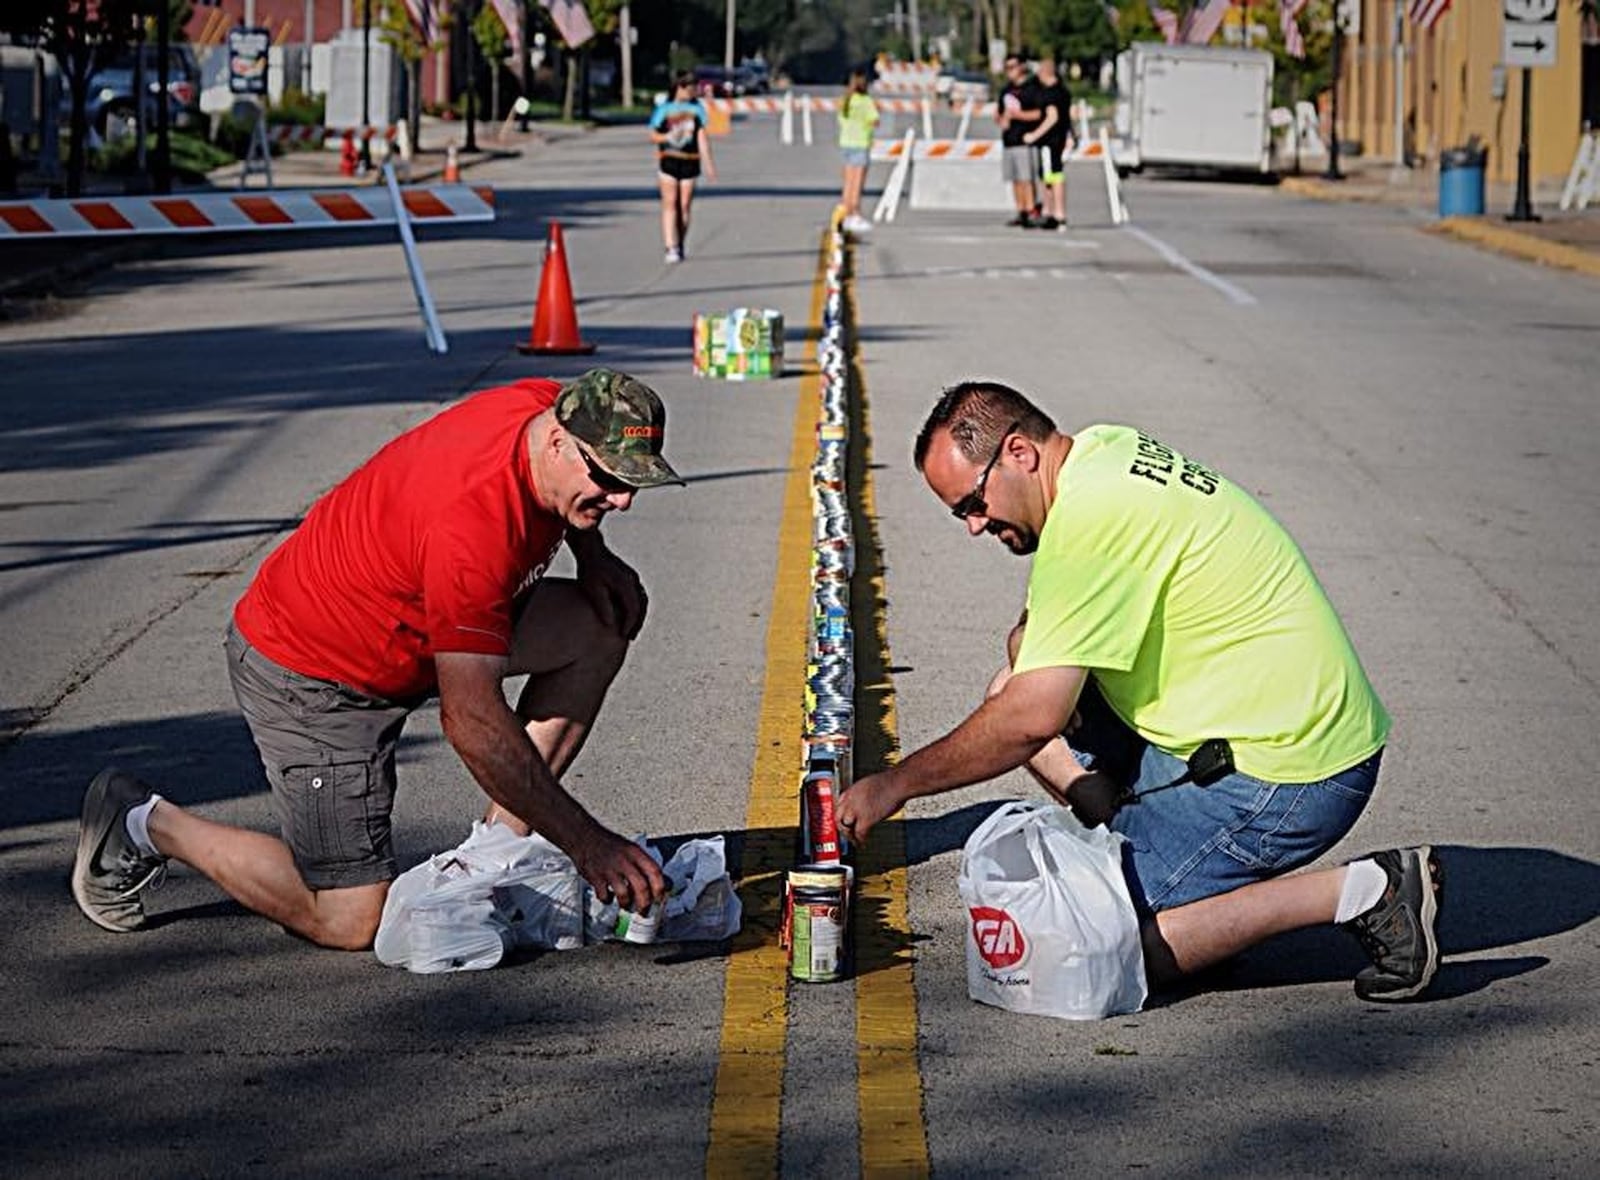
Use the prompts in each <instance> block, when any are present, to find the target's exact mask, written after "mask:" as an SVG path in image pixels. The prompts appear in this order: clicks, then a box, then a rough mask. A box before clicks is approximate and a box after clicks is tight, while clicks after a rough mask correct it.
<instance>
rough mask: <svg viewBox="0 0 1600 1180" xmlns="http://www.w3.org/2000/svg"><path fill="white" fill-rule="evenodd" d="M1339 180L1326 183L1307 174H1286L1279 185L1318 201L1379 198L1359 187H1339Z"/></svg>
mask: <svg viewBox="0 0 1600 1180" xmlns="http://www.w3.org/2000/svg"><path fill="white" fill-rule="evenodd" d="M1338 183H1339V182H1337V181H1335V182H1332V183H1324V182H1322V181H1320V180H1312V179H1310V178H1309V177H1305V176H1285V177H1284V178H1283V179H1282V180H1280V181H1279V182H1278V187H1279V188H1281V189H1283V190H1284V191H1285V192H1290V193H1295V194H1297V195H1298V196H1302V197H1312V198H1314V199H1315V200H1318V201H1376V200H1377V199H1378V198H1377V197H1376V196H1375V195H1374V194H1372V193H1368V192H1365V191H1363V190H1362V189H1359V188H1339V187H1337V185H1338Z"/></svg>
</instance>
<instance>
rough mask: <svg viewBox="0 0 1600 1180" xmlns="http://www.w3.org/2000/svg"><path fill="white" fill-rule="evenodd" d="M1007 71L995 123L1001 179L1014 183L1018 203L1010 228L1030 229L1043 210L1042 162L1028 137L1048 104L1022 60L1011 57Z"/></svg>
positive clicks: (1012, 186)
mask: <svg viewBox="0 0 1600 1180" xmlns="http://www.w3.org/2000/svg"><path fill="white" fill-rule="evenodd" d="M1005 69H1006V84H1005V88H1004V89H1003V90H1001V91H1000V101H999V102H998V103H997V104H995V119H996V121H997V122H998V123H999V124H1000V144H1001V162H1000V167H1001V175H1002V176H1004V178H1005V179H1006V180H1008V181H1010V182H1011V192H1012V195H1013V196H1014V197H1015V199H1016V202H1017V215H1016V216H1015V217H1013V218H1012V219H1011V220H1010V221H1008V222H1006V224H1007V225H1020V226H1022V227H1023V228H1024V229H1026V228H1027V227H1028V226H1031V225H1032V224H1033V223H1034V217H1035V216H1036V215H1037V212H1038V208H1039V205H1038V199H1037V197H1036V195H1035V193H1034V181H1035V180H1037V179H1038V178H1039V160H1038V157H1037V155H1036V153H1035V150H1034V149H1033V148H1032V147H1031V146H1029V144H1028V142H1027V140H1026V138H1025V137H1026V136H1027V134H1028V133H1029V132H1030V131H1031V130H1032V129H1033V128H1034V127H1036V126H1037V125H1038V123H1039V120H1040V119H1041V118H1043V117H1044V104H1043V101H1042V97H1041V94H1040V90H1039V83H1038V82H1037V81H1036V80H1035V79H1034V77H1033V72H1032V71H1031V70H1029V69H1028V66H1027V64H1026V63H1025V62H1024V61H1023V60H1022V58H1021V57H1019V56H1018V55H1016V54H1014V53H1013V54H1011V55H1010V56H1008V57H1007V58H1006V66H1005Z"/></svg>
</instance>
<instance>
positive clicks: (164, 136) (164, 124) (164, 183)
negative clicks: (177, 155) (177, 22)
mask: <svg viewBox="0 0 1600 1180" xmlns="http://www.w3.org/2000/svg"><path fill="white" fill-rule="evenodd" d="M171 44H172V6H171V5H170V4H160V5H157V7H156V54H157V57H156V82H157V90H156V93H157V95H159V97H158V99H157V101H156V158H155V166H154V168H152V169H151V172H152V176H153V178H154V180H155V190H156V192H158V193H170V192H171V191H172V136H171V127H170V124H171V122H172V119H171V112H169V111H168V109H167V106H168V98H167V85H168V83H169V82H171V80H172V79H171V77H170V74H171V72H172V65H171V63H170V62H169V61H168V60H167V58H168V55H169V54H168V49H169V46H171ZM140 53H141V54H142V53H143V50H142V49H141V50H140ZM143 98H144V96H143V95H140V96H139V101H143Z"/></svg>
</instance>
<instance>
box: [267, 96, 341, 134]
mask: <svg viewBox="0 0 1600 1180" xmlns="http://www.w3.org/2000/svg"><path fill="white" fill-rule="evenodd" d="M326 110H327V102H326V100H325V99H324V97H323V96H322V95H320V94H307V93H306V92H305V91H303V90H301V89H299V88H298V87H294V86H290V87H287V88H286V89H285V90H284V92H283V98H282V99H281V100H280V101H278V102H276V103H274V104H273V106H272V109H271V110H270V111H268V112H267V119H268V120H269V121H270V122H273V123H279V124H284V123H288V124H293V125H295V126H297V127H312V126H315V125H316V124H318V123H321V122H322V118H323V115H324V113H325V112H326Z"/></svg>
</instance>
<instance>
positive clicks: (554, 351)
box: [517, 340, 597, 356]
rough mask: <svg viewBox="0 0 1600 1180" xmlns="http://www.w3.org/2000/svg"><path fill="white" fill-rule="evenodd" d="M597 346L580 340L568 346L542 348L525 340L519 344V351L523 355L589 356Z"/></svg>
mask: <svg viewBox="0 0 1600 1180" xmlns="http://www.w3.org/2000/svg"><path fill="white" fill-rule="evenodd" d="M596 347H597V346H596V345H593V344H587V343H585V342H584V341H582V340H580V341H578V343H576V344H573V345H569V346H567V347H566V348H559V347H556V346H554V345H549V346H546V347H544V348H540V347H539V346H538V345H537V344H534V343H533V342H532V341H529V340H524V341H523V342H522V343H521V344H519V345H517V351H518V352H520V353H521V354H522V355H523V356H588V355H589V354H590V353H591V352H593V351H594V350H595V348H596Z"/></svg>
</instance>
